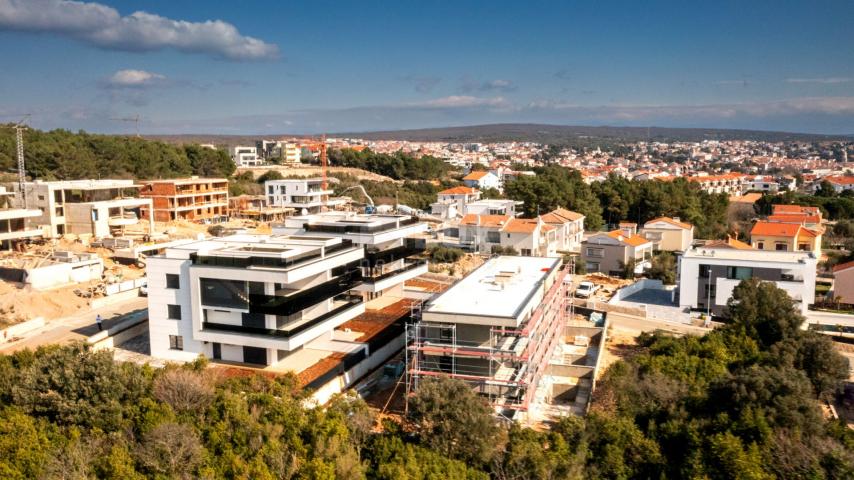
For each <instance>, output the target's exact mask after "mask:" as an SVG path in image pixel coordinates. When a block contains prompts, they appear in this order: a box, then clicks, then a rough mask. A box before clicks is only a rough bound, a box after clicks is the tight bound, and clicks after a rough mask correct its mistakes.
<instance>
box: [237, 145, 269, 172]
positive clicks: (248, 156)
mask: <svg viewBox="0 0 854 480" xmlns="http://www.w3.org/2000/svg"><path fill="white" fill-rule="evenodd" d="M231 159H232V160H234V163H235V164H236V165H237V166H238V167H255V166H258V165H263V164H264V160H263V159H262V158H260V157H259V156H258V149H257V148H256V147H249V146H242V145H238V146H236V147H234V148H232V149H231Z"/></svg>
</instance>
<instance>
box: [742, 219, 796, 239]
mask: <svg viewBox="0 0 854 480" xmlns="http://www.w3.org/2000/svg"><path fill="white" fill-rule="evenodd" d="M799 230H801V225H799V224H795V223H780V222H766V221H763V220H760V221H758V222H756V223H755V224H754V225H753V228H752V229H750V236H751V237H753V236H754V235H762V236H770V237H789V238H795V237H797V236H798V231H799Z"/></svg>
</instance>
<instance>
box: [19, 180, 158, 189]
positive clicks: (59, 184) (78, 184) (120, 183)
mask: <svg viewBox="0 0 854 480" xmlns="http://www.w3.org/2000/svg"><path fill="white" fill-rule="evenodd" d="M25 185H27V186H33V185H47V186H48V187H50V188H54V189H57V188H63V189H65V188H70V189H74V190H102V189H105V188H139V187H141V186H142V185H137V184H135V183H134V181H133V180H111V179H102V180H56V181H48V182H46V181H43V180H36V181H35V182H27V183H26V184H25Z"/></svg>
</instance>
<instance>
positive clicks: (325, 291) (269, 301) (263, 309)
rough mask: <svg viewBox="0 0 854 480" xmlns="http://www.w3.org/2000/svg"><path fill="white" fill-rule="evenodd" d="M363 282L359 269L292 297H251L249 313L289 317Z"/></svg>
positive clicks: (251, 295) (294, 294)
mask: <svg viewBox="0 0 854 480" xmlns="http://www.w3.org/2000/svg"><path fill="white" fill-rule="evenodd" d="M361 282H362V274H361V272H360V271H359V270H358V269H354V270H351V271H349V272H347V273H345V274H343V275H341V276H340V277H336V278H334V279H332V280H330V281H328V282H325V283H321V284H320V285H317V286H314V287H311V288H308V289H305V290H300V291H297V292H296V293H292V294H291V295H256V294H250V295H249V313H262V314H266V315H280V316H288V315H293V314H295V313H297V312H300V311H302V310H305V309H306V308H309V307H312V306H314V305H317V304H318V303H320V302H323V301H326V300H328V299H329V298H334V297H336V296H338V295H340V294H342V293H344V292H347V291H350V290H353V289H354V288H356V287H357V286H359V284H360V283H361Z"/></svg>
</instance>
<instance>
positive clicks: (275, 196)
mask: <svg viewBox="0 0 854 480" xmlns="http://www.w3.org/2000/svg"><path fill="white" fill-rule="evenodd" d="M264 193H265V195H266V196H267V204H268V205H270V206H271V207H280V208H294V209H296V210H297V211H299V212H302V213H319V212H321V211H323V210H324V209H327V208H334V207H338V206H341V205H344V204H346V203H347V200H346V199H344V198H338V197H331V195H332V194H333V193H334V192H333V191H332V190H331V189H329V188H326V189H324V188H323V179H321V178H298V179H289V180H268V181H266V182H264Z"/></svg>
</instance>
